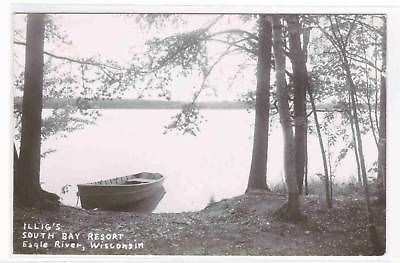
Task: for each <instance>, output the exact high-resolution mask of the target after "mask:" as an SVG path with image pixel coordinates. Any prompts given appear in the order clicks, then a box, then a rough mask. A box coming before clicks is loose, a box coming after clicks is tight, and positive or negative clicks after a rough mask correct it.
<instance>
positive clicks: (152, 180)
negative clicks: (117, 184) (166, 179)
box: [126, 178, 154, 184]
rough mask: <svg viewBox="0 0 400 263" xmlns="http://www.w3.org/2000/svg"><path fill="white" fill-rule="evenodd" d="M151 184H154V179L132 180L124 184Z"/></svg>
mask: <svg viewBox="0 0 400 263" xmlns="http://www.w3.org/2000/svg"><path fill="white" fill-rule="evenodd" d="M135 182H136V183H151V182H154V179H146V178H132V179H128V180H126V183H128V184H129V183H135Z"/></svg>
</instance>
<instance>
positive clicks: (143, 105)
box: [14, 97, 248, 110]
mask: <svg viewBox="0 0 400 263" xmlns="http://www.w3.org/2000/svg"><path fill="white" fill-rule="evenodd" d="M14 103H15V104H16V105H20V104H22V98H21V97H17V98H15V99H14ZM78 103H85V104H86V105H85V107H86V108H88V109H182V107H183V106H184V105H185V104H188V103H190V102H184V101H163V100H138V99H112V100H94V101H78V100H77V99H75V98H68V99H44V101H43V109H55V108H65V107H67V106H69V105H76V104H78ZM196 105H197V106H198V107H199V108H200V109H218V110H219V109H247V108H248V106H247V105H246V104H245V103H243V102H240V101H209V102H196Z"/></svg>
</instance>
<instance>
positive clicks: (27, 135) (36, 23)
mask: <svg viewBox="0 0 400 263" xmlns="http://www.w3.org/2000/svg"><path fill="white" fill-rule="evenodd" d="M44 30H45V15H43V14H29V15H28V21H27V35H26V49H25V81H24V82H25V83H24V96H23V101H22V120H21V121H22V130H21V146H20V156H19V160H18V169H17V171H18V176H17V178H16V179H17V182H16V188H15V189H14V190H15V194H16V195H17V198H16V199H17V200H18V201H19V202H20V203H21V204H22V205H26V206H33V205H36V204H37V203H38V202H37V201H38V200H43V199H45V198H46V197H49V198H50V199H51V200H52V201H55V202H54V203H56V202H58V197H56V196H55V195H54V194H50V193H47V192H44V191H43V190H42V189H41V186H40V142H41V122H42V118H41V116H42V97H43V94H42V93H43V46H44Z"/></svg>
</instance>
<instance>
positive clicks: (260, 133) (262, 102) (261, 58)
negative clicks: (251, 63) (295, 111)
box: [246, 15, 272, 192]
mask: <svg viewBox="0 0 400 263" xmlns="http://www.w3.org/2000/svg"><path fill="white" fill-rule="evenodd" d="M271 47H272V26H271V22H270V21H269V20H268V17H267V15H260V18H259V41H258V62H257V90H256V106H255V125H254V139H253V153H252V160H251V168H250V176H249V181H248V184H247V189H246V192H250V191H251V190H254V189H268V186H267V180H266V179H267V178H266V177H267V159H268V156H267V155H268V129H269V96H270V91H269V89H270V72H271Z"/></svg>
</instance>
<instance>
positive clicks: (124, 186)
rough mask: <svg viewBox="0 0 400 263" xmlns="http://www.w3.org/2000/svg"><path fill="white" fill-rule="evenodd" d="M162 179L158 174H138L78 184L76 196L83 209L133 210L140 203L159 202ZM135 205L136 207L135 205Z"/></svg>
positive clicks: (162, 189)
mask: <svg viewBox="0 0 400 263" xmlns="http://www.w3.org/2000/svg"><path fill="white" fill-rule="evenodd" d="M163 181H164V177H163V176H162V175H161V174H158V173H140V174H134V175H128V176H124V177H118V178H113V179H110V180H102V181H98V182H94V183H89V184H78V195H79V197H80V200H81V206H82V208H84V209H94V208H98V209H102V210H125V209H124V208H129V207H131V209H129V210H134V209H132V208H134V207H135V206H137V205H138V203H140V202H142V201H146V200H147V201H148V200H158V202H159V201H160V200H161V198H162V197H161V198H156V197H157V196H160V195H161V194H162V195H163V194H164V192H165V191H164V188H163V187H162V183H163ZM135 204H136V205H135Z"/></svg>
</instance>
